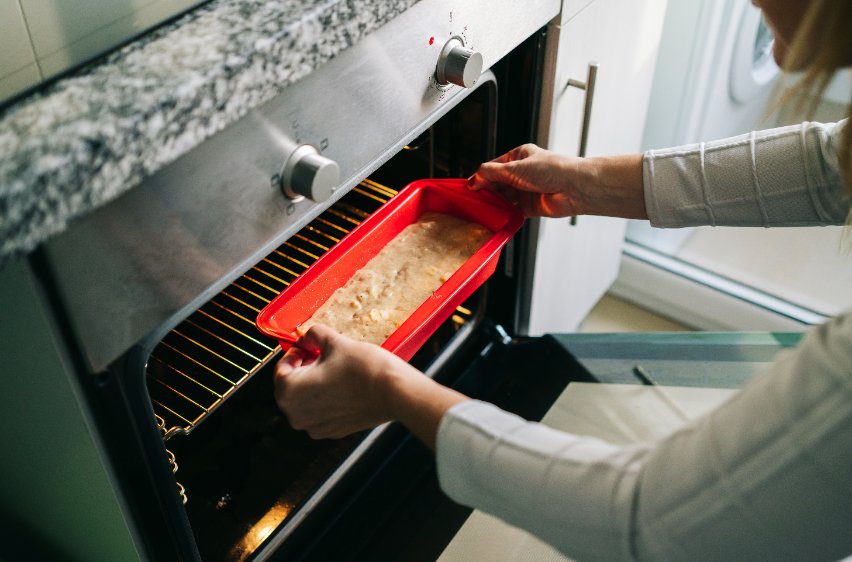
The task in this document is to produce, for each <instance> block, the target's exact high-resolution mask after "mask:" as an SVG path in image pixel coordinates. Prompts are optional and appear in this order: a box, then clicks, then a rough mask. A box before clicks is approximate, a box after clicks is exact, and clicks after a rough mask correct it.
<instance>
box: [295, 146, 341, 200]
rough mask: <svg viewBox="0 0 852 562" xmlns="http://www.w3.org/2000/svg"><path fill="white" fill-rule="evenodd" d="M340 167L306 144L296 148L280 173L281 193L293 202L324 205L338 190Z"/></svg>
mask: <svg viewBox="0 0 852 562" xmlns="http://www.w3.org/2000/svg"><path fill="white" fill-rule="evenodd" d="M339 182H340V167H339V166H338V165H337V162H335V161H334V160H330V159H328V158H326V157H325V156H323V155H321V154H320V153H319V151H318V150H317V149H316V148H314V147H313V146H311V145H309V144H302V145H299V146H297V147H296V150H294V151H293V152H292V153H291V154H290V157H289V158H287V162H285V163H284V168H283V169H282V170H281V189H282V191H284V195H286V196H287V197H289V198H290V199H293V200H294V201H301V200H302V199H303V198H305V197H307V198H308V199H310V200H312V201H316V202H321V201H325V200H326V199H328V198H329V197H331V194H332V193H334V192H335V190H337V186H338V183H339Z"/></svg>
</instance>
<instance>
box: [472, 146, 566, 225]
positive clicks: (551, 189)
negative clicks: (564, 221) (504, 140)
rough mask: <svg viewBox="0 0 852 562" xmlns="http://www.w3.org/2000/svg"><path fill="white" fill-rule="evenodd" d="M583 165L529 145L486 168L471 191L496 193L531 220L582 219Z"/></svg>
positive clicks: (502, 157)
mask: <svg viewBox="0 0 852 562" xmlns="http://www.w3.org/2000/svg"><path fill="white" fill-rule="evenodd" d="M582 162H583V159H582V158H572V157H569V156H561V155H559V154H556V153H554V152H551V151H549V150H545V149H543V148H539V147H538V146H536V145H534V144H525V145H522V146H519V147H517V148H514V149H512V150H510V151H509V152H507V153H506V154H503V155H502V156H500V157H498V158H495V159H494V160H492V161H491V162H485V163H484V164H482V165H481V166H480V167H479V169H478V170H477V171H476V173H475V174H474V175H472V176H471V177H470V180H468V187H469V188H470V189H473V190H478V189H482V188H484V187H489V188H491V189H494V190H495V191H497V192H499V193H500V194H501V195H503V196H504V197H505V198H506V199H508V200H509V201H511V202H512V203H515V204H516V205H517V206H518V207H519V208H520V209H521V211H522V212H523V213H524V215H526V216H527V217H567V216H571V215H579V214H582V213H583V211H582V209H581V205H580V200H579V199H580V190H579V189H578V187H579V186H578V183H579V182H580V181H581V179H580V178H581V171H580V166H581V163H582Z"/></svg>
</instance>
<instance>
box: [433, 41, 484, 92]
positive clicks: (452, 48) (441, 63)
mask: <svg viewBox="0 0 852 562" xmlns="http://www.w3.org/2000/svg"><path fill="white" fill-rule="evenodd" d="M480 74H482V55H481V54H479V53H477V52H476V51H473V50H471V49H468V48H467V47H465V46H464V42H463V41H462V40H461V38H459V37H452V38H451V39H450V40H449V41H447V44H446V45H444V48H443V49H441V54H440V55H439V56H438V66H437V68H436V69H435V77H436V78H437V79H438V83H439V84H456V85H458V86H463V87H465V88H471V87H473V85H474V84H476V81H477V80H479V75H480Z"/></svg>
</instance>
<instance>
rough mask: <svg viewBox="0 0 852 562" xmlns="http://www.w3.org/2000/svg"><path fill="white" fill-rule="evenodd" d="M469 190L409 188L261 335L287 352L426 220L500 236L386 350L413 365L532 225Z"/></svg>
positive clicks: (282, 303)
mask: <svg viewBox="0 0 852 562" xmlns="http://www.w3.org/2000/svg"><path fill="white" fill-rule="evenodd" d="M466 183H467V180H464V179H444V180H433V179H430V180H420V181H415V182H413V183H410V184H409V185H407V186H406V187H405V188H404V189H403V190H402V191H400V192H399V193H398V194H397V195H396V197H394V198H393V199H391V200H390V201H388V202H387V203H386V204H385V205H384V206H382V207H381V208H379V209H378V210H377V211H376V212H374V213H373V214H372V215H370V216H369V217H367V218H366V219H365V220H364V222H362V223H361V224H360V225H358V226H357V227H356V228H355V229H353V230H352V231H351V232H350V233H349V234H347V235H346V236H345V237H344V238H343V239H342V240H341V241H340V242H339V243H337V244H336V245H335V246H333V247H332V248H331V249H330V250H329V251H328V252H326V253H325V254H323V255H322V256H321V257H320V258H319V259H318V260H317V261H316V262H314V263H313V265H311V266H310V267H309V268H308V269H306V270H305V271H304V272H303V273H302V274H301V275H300V276H299V277H298V278H296V280H295V281H293V283H291V284H290V285H289V286H288V287H287V288H286V289H285V290H284V291H283V292H282V293H281V294H279V295H278V296H277V297H275V299H273V300H272V302H270V303H269V305H267V306H266V308H264V309H263V310H262V311H261V312H260V314H259V315H258V317H257V327H258V328H259V329H260V331H261V332H263V333H265V334H268V335H270V336H272V337H275V338H278V340H279V342H280V344H281V347H282V348H283V349H287V348H288V347H289V346H290V345H291V343H290V342H291V340H292V339H293V334H294V333H295V330H296V327H298V326H299V325H301V324H302V323H303V322H305V321H306V320H308V319H309V318H310V317H311V316H312V315H313V313H314V312H315V311H316V310H317V309H318V308H319V307H320V306H321V305H322V304H323V303H324V302H325V301H326V300H328V298H329V297H330V296H331V294H332V293H333V292H334V291H335V290H336V289H337V288H339V287H342V286H343V285H344V284H345V283H346V282H347V281H348V280H349V278H350V277H352V276H353V275H354V274H355V272H356V271H358V270H359V269H361V268H362V267H364V265H366V263H367V262H368V261H370V259H371V258H373V256H375V255H376V254H377V253H379V251H380V250H381V249H382V248H383V247H384V246H385V244H387V243H388V242H390V241H391V240H392V239H393V238H394V237H395V236H396V235H397V234H399V232H400V231H402V229H404V228H405V227H406V226H408V225H409V224H411V223H412V222H414V221H415V220H417V219H418V218H419V217H420V215H422V214H423V213H425V212H438V213H447V214H450V215H455V216H457V217H459V218H462V219H465V220H467V221H470V222H476V223H479V224H481V225H482V226H484V227H485V228H487V229H488V230H490V231H491V232H493V234H492V236H491V238H489V239H488V240H487V241H486V242H485V244H483V245H482V247H481V248H479V250H477V252H476V253H475V254H474V255H473V256H471V257H470V258H469V259H468V260H467V261H466V262H465V263H464V264H463V265H462V266H461V267H460V268H459V269H458V270H457V271H456V272H455V273H454V274H453V275H452V276H451V277H450V278H449V279H447V280H446V281H445V282H444V284H443V285H441V287H439V288H438V290H437V291H435V292H434V293H432V296H430V297H429V298H428V299H426V301H425V302H424V303H423V304H422V305H420V307H419V308H418V309H417V310H415V311H414V312H413V313H412V314H411V316H410V317H409V318H408V319H407V320H406V321H405V322H403V323H402V324H400V326H399V327H398V328H397V329H396V331H395V332H393V333H392V334H391V335H390V337H388V339H387V340H385V342H384V343H383V344H382V347H384V348H385V349H387V350H389V351H391V352H393V353H395V354H396V355H398V356H400V357H402V358H403V359H406V360H408V359H411V357H412V356H413V355H414V353H415V352H416V351H417V350H418V349H419V348H420V346H421V345H423V343H425V342H426V340H427V339H428V338H429V336H431V335H432V334H433V333H434V332H435V330H437V329H438V326H440V325H441V323H443V322H444V320H446V319H447V318H449V316H450V315H451V314H452V313H453V311H454V310H455V309H456V307H457V306H458V305H460V304H461V303H462V302H463V301H464V300H465V299H466V298H467V297H469V296H470V294H471V293H473V291H474V290H475V289H476V288H477V287H479V286H480V285H482V283H484V282H485V280H486V279H488V277H489V276H490V275H491V274H492V273H494V269H495V268H496V267H497V259H498V258H499V257H500V250H501V248H502V247H503V246H504V245H505V244H506V242H508V241H509V239H510V238H511V237H512V236H513V235H514V234H515V233H516V232H517V231H518V229H519V228H521V225H522V224H523V222H524V217H523V215H522V214H521V212H520V211H519V210H518V209H517V208H516V207H515V206H514V205H511V204H509V203H507V202H506V201H505V200H504V199H503V198H502V197H500V196H499V195H496V194H494V193H492V192H490V191H486V190H480V191H470V190H469V189H467V187H466Z"/></svg>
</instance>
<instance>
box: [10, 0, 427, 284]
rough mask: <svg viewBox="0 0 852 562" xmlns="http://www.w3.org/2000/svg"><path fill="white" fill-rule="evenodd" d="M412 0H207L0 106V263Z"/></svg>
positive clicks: (116, 193)
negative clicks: (41, 88) (0, 109)
mask: <svg viewBox="0 0 852 562" xmlns="http://www.w3.org/2000/svg"><path fill="white" fill-rule="evenodd" d="M417 1H418V0H326V1H324V2H316V3H314V2H310V1H306V0H230V1H229V0H215V1H213V2H210V3H208V4H205V5H203V6H201V7H199V8H196V9H195V10H194V11H192V12H190V13H188V14H187V15H185V16H183V17H182V18H179V19H178V20H176V21H175V22H173V23H170V24H168V25H166V26H164V27H162V28H159V29H157V30H155V31H153V32H152V33H150V34H148V35H146V36H144V37H143V38H141V39H140V40H138V41H136V42H134V43H132V44H130V45H127V46H126V47H124V48H122V49H120V50H118V51H116V52H115V53H113V54H111V55H109V56H107V57H106V58H105V59H103V60H101V61H99V62H98V63H96V64H92V65H90V66H88V67H86V68H84V69H82V70H80V71H78V72H77V73H75V74H74V75H72V76H69V77H67V78H65V79H63V80H61V81H59V82H57V83H55V84H53V85H52V86H50V87H49V88H47V89H46V90H45V91H43V92H41V93H38V94H35V95H33V96H31V97H29V98H27V99H25V100H22V101H21V102H18V103H17V104H15V105H12V106H11V107H9V108H7V109H6V110H5V111H4V112H3V113H2V114H0V267H3V265H5V263H7V262H8V261H9V260H10V259H12V258H14V257H16V256H20V255H24V254H26V253H28V252H29V251H31V250H33V249H34V248H36V247H37V246H38V245H39V244H40V243H42V242H44V241H45V240H47V239H48V238H49V237H51V236H53V235H56V234H57V233H59V232H62V231H63V230H64V229H65V228H66V226H67V225H68V223H69V222H70V221H72V220H74V219H76V218H79V217H81V216H83V215H85V214H86V213H88V212H90V211H92V210H93V209H96V208H98V207H100V206H102V205H103V204H105V203H107V202H109V201H111V200H112V199H114V198H115V197H117V196H119V195H120V194H122V193H124V192H125V191H127V190H129V189H131V188H133V187H134V186H136V185H137V184H139V182H140V181H141V180H142V179H143V178H145V177H147V176H149V175H151V174H152V173H154V172H156V171H157V170H159V169H161V168H162V167H164V166H165V165H167V164H169V163H171V162H173V161H174V160H175V159H177V158H178V157H180V156H181V155H182V154H185V153H186V152H187V151H189V150H191V149H192V148H194V147H195V146H197V145H199V144H200V143H201V142H203V141H204V140H205V139H207V138H209V137H210V136H212V135H214V134H215V133H217V132H218V131H220V130H222V129H224V128H225V127H227V126H228V125H230V124H231V123H233V122H235V121H237V120H238V119H239V118H240V117H242V116H243V115H245V114H246V113H247V112H248V111H249V110H251V109H252V108H254V107H257V106H258V105H260V104H262V103H264V102H266V101H268V100H269V99H271V98H272V97H274V96H275V95H276V94H278V93H280V92H281V91H282V89H283V88H284V87H286V86H287V85H289V84H292V83H294V82H296V81H298V80H299V79H301V78H303V77H305V76H307V75H308V74H310V73H311V72H313V71H314V70H315V69H316V68H317V67H319V66H321V65H322V64H323V63H325V62H327V61H328V60H329V59H331V58H332V57H334V56H335V55H336V54H338V53H340V52H341V51H343V50H344V49H346V48H348V47H351V46H352V45H354V44H355V43H357V42H358V40H360V39H361V38H363V37H365V36H366V35H368V34H369V33H370V32H372V31H374V30H376V29H378V28H379V27H381V26H382V25H383V24H384V23H386V22H388V21H390V20H391V19H393V18H394V17H395V16H397V15H398V14H400V13H402V12H403V11H404V10H406V9H407V8H409V7H410V6H412V5H414V4H416V3H417Z"/></svg>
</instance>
